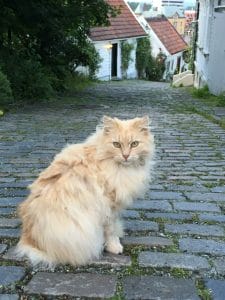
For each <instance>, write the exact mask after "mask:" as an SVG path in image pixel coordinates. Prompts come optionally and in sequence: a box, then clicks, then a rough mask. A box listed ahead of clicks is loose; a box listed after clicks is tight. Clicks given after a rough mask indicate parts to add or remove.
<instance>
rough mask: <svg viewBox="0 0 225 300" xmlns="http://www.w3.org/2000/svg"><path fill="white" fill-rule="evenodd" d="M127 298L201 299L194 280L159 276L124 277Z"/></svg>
mask: <svg viewBox="0 0 225 300" xmlns="http://www.w3.org/2000/svg"><path fill="white" fill-rule="evenodd" d="M123 286H124V296H125V299H126V300H135V299H138V300H140V299H143V300H153V299H154V300H156V299H157V300H178V299H179V300H181V299H182V300H199V299H200V298H199V297H198V296H197V290H196V287H195V284H194V281H193V280H191V279H177V278H168V277H159V276H129V277H125V278H124V279H123Z"/></svg>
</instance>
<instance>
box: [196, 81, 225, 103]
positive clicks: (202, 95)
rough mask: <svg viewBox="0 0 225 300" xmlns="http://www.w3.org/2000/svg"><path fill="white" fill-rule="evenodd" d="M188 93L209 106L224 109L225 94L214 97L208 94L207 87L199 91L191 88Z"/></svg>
mask: <svg viewBox="0 0 225 300" xmlns="http://www.w3.org/2000/svg"><path fill="white" fill-rule="evenodd" d="M190 91H191V94H192V96H193V97H195V98H198V99H200V100H201V101H202V102H205V103H207V104H208V105H210V106H216V107H225V93H222V94H220V95H218V96H215V95H213V94H211V93H210V91H209V88H208V86H207V85H205V86H204V87H203V88H200V89H197V88H192V89H190Z"/></svg>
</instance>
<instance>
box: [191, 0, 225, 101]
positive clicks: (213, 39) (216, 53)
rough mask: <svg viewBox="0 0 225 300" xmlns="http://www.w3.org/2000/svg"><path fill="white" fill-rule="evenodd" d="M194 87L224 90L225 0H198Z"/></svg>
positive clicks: (217, 90)
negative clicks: (205, 86)
mask: <svg viewBox="0 0 225 300" xmlns="http://www.w3.org/2000/svg"><path fill="white" fill-rule="evenodd" d="M198 6H199V16H198V34H197V36H198V39H197V44H196V58H195V83H194V85H195V87H197V88H201V87H203V86H204V85H208V87H209V90H210V92H211V93H213V94H215V95H219V94H220V93H224V92H225V0H199V1H198Z"/></svg>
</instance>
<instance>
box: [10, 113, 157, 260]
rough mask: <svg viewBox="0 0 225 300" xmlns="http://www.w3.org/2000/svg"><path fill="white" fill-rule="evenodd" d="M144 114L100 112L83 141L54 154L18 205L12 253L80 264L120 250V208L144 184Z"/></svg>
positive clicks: (147, 139)
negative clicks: (16, 235)
mask: <svg viewBox="0 0 225 300" xmlns="http://www.w3.org/2000/svg"><path fill="white" fill-rule="evenodd" d="M153 154H154V137H153V135H152V133H151V132H150V129H149V118H148V117H147V116H144V117H142V118H134V119H130V120H119V119H118V118H111V117H108V116H104V117H103V120H102V124H101V126H98V127H97V128H96V132H95V133H94V134H93V135H91V136H90V137H89V138H87V140H86V141H85V142H84V143H81V144H74V145H69V146H67V147H66V148H65V149H63V150H62V152H61V153H59V154H57V155H56V156H55V158H54V160H53V162H52V163H51V164H50V166H49V167H48V168H47V169H45V170H44V171H43V172H42V173H41V174H40V175H39V177H38V178H37V180H36V181H34V183H33V184H31V185H30V186H29V188H30V195H29V196H28V198H27V199H26V200H25V201H24V202H22V203H21V204H20V206H19V209H18V212H19V216H20V218H21V220H22V234H21V237H20V241H19V243H18V245H17V249H16V252H17V255H18V256H20V257H24V256H25V257H27V258H28V259H29V260H30V261H31V263H32V264H33V265H37V264H44V265H47V266H54V265H56V264H58V263H63V264H65V263H69V264H72V265H74V266H79V265H85V264H87V263H89V262H91V261H92V260H94V259H98V258H99V257H100V256H101V254H102V252H103V250H104V248H105V250H106V251H108V252H111V253H114V254H120V253H122V252H123V246H122V245H121V243H120V237H121V236H122V234H123V230H122V225H121V221H120V212H121V211H122V209H124V208H126V207H128V206H129V205H130V204H131V203H132V200H133V199H134V198H135V197H137V196H138V195H139V194H140V193H141V192H142V191H143V189H144V187H145V185H146V182H148V180H149V178H150V177H149V175H150V174H149V173H150V172H149V170H150V168H149V166H150V163H151V162H152V160H153Z"/></svg>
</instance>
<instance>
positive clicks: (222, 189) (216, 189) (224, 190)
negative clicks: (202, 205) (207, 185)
mask: <svg viewBox="0 0 225 300" xmlns="http://www.w3.org/2000/svg"><path fill="white" fill-rule="evenodd" d="M211 191H212V192H214V193H225V186H216V187H214V188H212V189H211Z"/></svg>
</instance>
